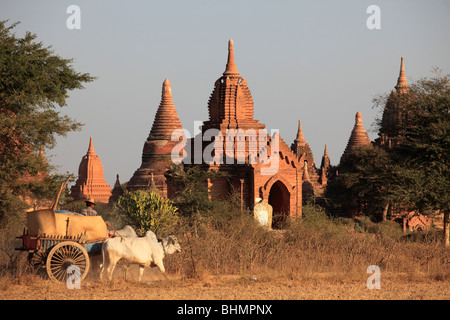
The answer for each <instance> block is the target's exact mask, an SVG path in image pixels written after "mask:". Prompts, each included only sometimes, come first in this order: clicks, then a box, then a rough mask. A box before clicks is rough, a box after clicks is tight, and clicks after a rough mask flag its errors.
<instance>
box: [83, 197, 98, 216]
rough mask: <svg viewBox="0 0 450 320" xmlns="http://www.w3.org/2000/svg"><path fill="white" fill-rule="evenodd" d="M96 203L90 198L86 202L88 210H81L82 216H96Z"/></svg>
mask: <svg viewBox="0 0 450 320" xmlns="http://www.w3.org/2000/svg"><path fill="white" fill-rule="evenodd" d="M94 206H95V201H94V199H93V198H89V199H87V200H86V208H84V209H83V210H81V214H82V215H84V216H96V215H97V211H95V210H94Z"/></svg>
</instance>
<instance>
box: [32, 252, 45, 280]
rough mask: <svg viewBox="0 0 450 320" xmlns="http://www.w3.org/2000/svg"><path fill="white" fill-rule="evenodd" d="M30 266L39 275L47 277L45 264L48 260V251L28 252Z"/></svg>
mask: <svg viewBox="0 0 450 320" xmlns="http://www.w3.org/2000/svg"><path fill="white" fill-rule="evenodd" d="M27 260H28V266H29V268H30V269H31V271H32V272H34V273H35V274H36V275H38V276H42V277H44V278H45V277H46V275H47V273H46V272H45V266H46V261H47V252H45V251H36V252H30V253H28V257H27Z"/></svg>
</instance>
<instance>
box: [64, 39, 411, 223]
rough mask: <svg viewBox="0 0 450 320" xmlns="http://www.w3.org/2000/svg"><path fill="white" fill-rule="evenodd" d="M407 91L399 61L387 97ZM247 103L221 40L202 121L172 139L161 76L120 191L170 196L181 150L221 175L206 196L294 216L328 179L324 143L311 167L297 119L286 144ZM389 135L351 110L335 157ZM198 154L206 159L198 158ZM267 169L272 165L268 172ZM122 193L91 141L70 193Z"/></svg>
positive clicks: (393, 118)
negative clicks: (375, 134)
mask: <svg viewBox="0 0 450 320" xmlns="http://www.w3.org/2000/svg"><path fill="white" fill-rule="evenodd" d="M408 88H409V87H408V85H407V80H406V76H405V69H404V61H403V58H402V61H401V67H400V75H399V78H398V81H397V85H396V86H395V89H396V91H395V92H393V93H392V95H394V94H401V93H405V92H407V90H408ZM391 104H392V106H390V107H389V108H388V106H386V108H385V112H384V114H383V120H382V121H385V122H386V121H387V122H392V123H398V121H400V120H399V119H400V118H401V115H400V108H399V106H398V105H395V103H391ZM388 105H389V102H388ZM254 107H255V106H254V102H253V98H252V94H251V91H250V88H249V85H248V83H247V80H246V79H245V78H244V77H243V76H242V75H241V74H240V73H239V71H238V68H237V65H236V62H235V59H234V45H233V41H232V40H230V41H229V42H228V57H227V60H226V65H225V71H224V72H223V73H222V75H220V76H219V78H218V79H217V80H216V81H215V82H214V85H213V90H212V93H211V95H210V97H209V101H208V105H207V109H208V115H209V118H208V120H206V121H204V122H203V124H202V125H201V127H200V133H199V134H197V135H196V136H194V137H192V138H189V139H187V138H186V137H184V136H183V135H182V134H181V135H180V139H172V134H173V133H174V132H177V131H181V132H182V129H183V128H182V126H181V122H180V119H179V116H178V113H177V110H176V108H175V105H174V103H173V99H172V88H171V84H170V82H169V80H168V79H166V80H164V82H163V84H162V91H161V102H160V104H159V107H158V109H157V111H156V114H155V117H154V121H153V125H152V127H151V130H150V133H149V135H148V137H147V139H146V140H145V142H144V146H143V150H142V157H141V166H140V167H139V168H138V169H137V170H136V171H135V172H134V174H133V176H132V177H131V179H130V180H129V182H128V184H127V191H129V192H132V191H135V190H141V189H149V188H152V189H153V190H155V188H156V189H157V190H158V191H159V192H160V194H161V195H162V196H164V197H166V198H173V197H174V195H175V189H174V187H173V186H171V183H170V181H167V179H166V177H165V175H164V173H165V172H166V171H167V170H168V168H169V166H170V164H171V163H172V162H174V160H176V161H177V162H180V161H181V159H182V158H181V155H184V158H183V159H182V160H183V163H184V164H185V165H186V166H198V167H200V168H201V169H203V170H213V171H217V172H226V173H228V176H229V177H230V178H228V179H227V178H217V179H214V180H213V181H209V180H208V181H205V183H206V184H207V185H208V190H209V191H208V192H209V195H210V198H211V199H223V198H226V197H227V195H228V194H229V192H231V190H239V191H240V192H241V195H242V198H243V199H242V200H243V202H244V204H245V206H246V207H251V206H252V205H254V204H255V203H256V202H259V201H261V200H262V201H263V202H265V203H268V204H270V205H272V207H273V212H274V216H275V217H278V218H276V219H274V222H273V223H274V227H277V224H282V222H283V221H284V220H286V219H287V217H301V215H302V201H303V200H304V199H306V198H307V197H309V196H316V197H320V196H322V195H323V194H324V192H325V190H326V187H327V183H328V180H329V179H330V177H331V174H332V173H331V164H330V158H329V156H328V152H327V146H326V145H325V148H324V153H323V156H322V159H321V162H320V166H319V167H317V166H316V162H315V159H314V156H313V153H312V151H311V148H310V146H309V144H308V142H307V140H306V138H305V135H304V132H303V130H302V126H301V121H300V120H298V131H297V135H296V137H295V139H294V141H293V142H292V143H291V145H290V146H289V145H288V144H287V143H286V142H285V141H284V140H283V138H282V137H281V136H280V135H279V133H278V132H276V131H275V132H272V131H271V130H268V129H266V125H265V124H263V123H260V122H259V121H258V120H257V119H255V118H254ZM205 137H207V138H206V139H205ZM392 140H395V137H392V136H388V135H386V134H384V133H380V137H379V138H378V139H377V140H376V141H375V142H371V141H370V139H369V136H368V134H367V132H366V130H365V129H364V126H363V122H362V115H361V113H360V112H357V113H356V116H355V124H354V127H353V129H352V130H351V132H350V137H349V140H348V143H347V146H346V148H345V150H344V152H343V154H342V157H341V161H342V159H344V158H345V157H348V156H350V155H351V154H352V152H353V150H355V149H356V148H358V147H361V146H370V145H373V144H378V145H382V144H386V143H391V141H392ZM180 141H184V144H183V145H182V148H181V150H178V151H180V152H178V153H177V157H175V158H176V159H175V158H174V155H173V154H172V153H173V152H172V151H173V150H174V148H177V147H179V146H180ZM183 152H184V153H183ZM205 155H206V156H208V155H209V157H206V158H205ZM275 164H276V166H275ZM272 167H276V169H275V170H272ZM333 174H335V173H333ZM122 192H123V191H122V190H121V188H120V183H119V181H118V177H117V180H116V183H115V185H114V190H113V192H112V193H111V187H110V186H108V185H107V184H106V182H105V181H104V179H103V167H102V165H101V162H100V160H99V158H98V156H97V155H96V154H95V151H94V149H93V145H92V138H91V141H90V145H89V150H88V153H87V154H86V155H85V156H84V157H83V159H82V162H81V164H80V169H79V178H78V180H77V183H76V185H75V186H74V187H72V195H73V196H75V197H76V198H86V197H89V196H93V197H94V198H95V199H96V200H97V201H102V202H108V200H110V202H114V201H115V200H116V199H117V198H118V197H119V196H120V195H121V194H122ZM110 197H111V199H110Z"/></svg>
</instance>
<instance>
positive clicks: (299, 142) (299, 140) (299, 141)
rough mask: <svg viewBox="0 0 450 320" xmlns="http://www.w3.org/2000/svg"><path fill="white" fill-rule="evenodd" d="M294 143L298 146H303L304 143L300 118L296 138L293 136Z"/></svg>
mask: <svg viewBox="0 0 450 320" xmlns="http://www.w3.org/2000/svg"><path fill="white" fill-rule="evenodd" d="M294 141H295V143H296V144H297V145H298V146H304V145H306V139H305V137H304V136H303V131H302V123H301V121H300V120H298V130H297V138H295V140H294Z"/></svg>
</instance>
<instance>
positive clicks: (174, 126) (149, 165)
mask: <svg viewBox="0 0 450 320" xmlns="http://www.w3.org/2000/svg"><path fill="white" fill-rule="evenodd" d="M182 129H183V128H182V126H181V122H180V119H179V117H178V113H177V110H176V109H175V105H174V103H173V99H172V89H171V85H170V82H169V80H168V79H166V80H164V82H163V85H162V92H161V102H160V104H159V107H158V110H157V111H156V115H155V119H154V121H153V125H152V129H151V131H150V134H149V136H148V138H147V140H146V141H145V143H144V148H143V151H142V164H141V167H140V168H139V169H138V170H136V171H135V172H134V174H133V177H132V178H131V179H130V181H129V182H128V185H127V190H128V191H134V190H139V189H146V188H148V187H149V186H150V183H151V181H152V175H153V177H154V182H155V184H156V186H157V187H158V188H159V189H160V190H161V192H162V194H163V195H164V196H165V195H166V193H167V185H166V178H165V176H164V172H166V171H167V169H168V168H169V165H170V163H171V162H172V154H171V153H172V150H173V148H174V147H175V146H176V145H177V144H178V143H179V142H178V141H171V137H172V133H174V131H176V130H182ZM180 132H181V131H180Z"/></svg>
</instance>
